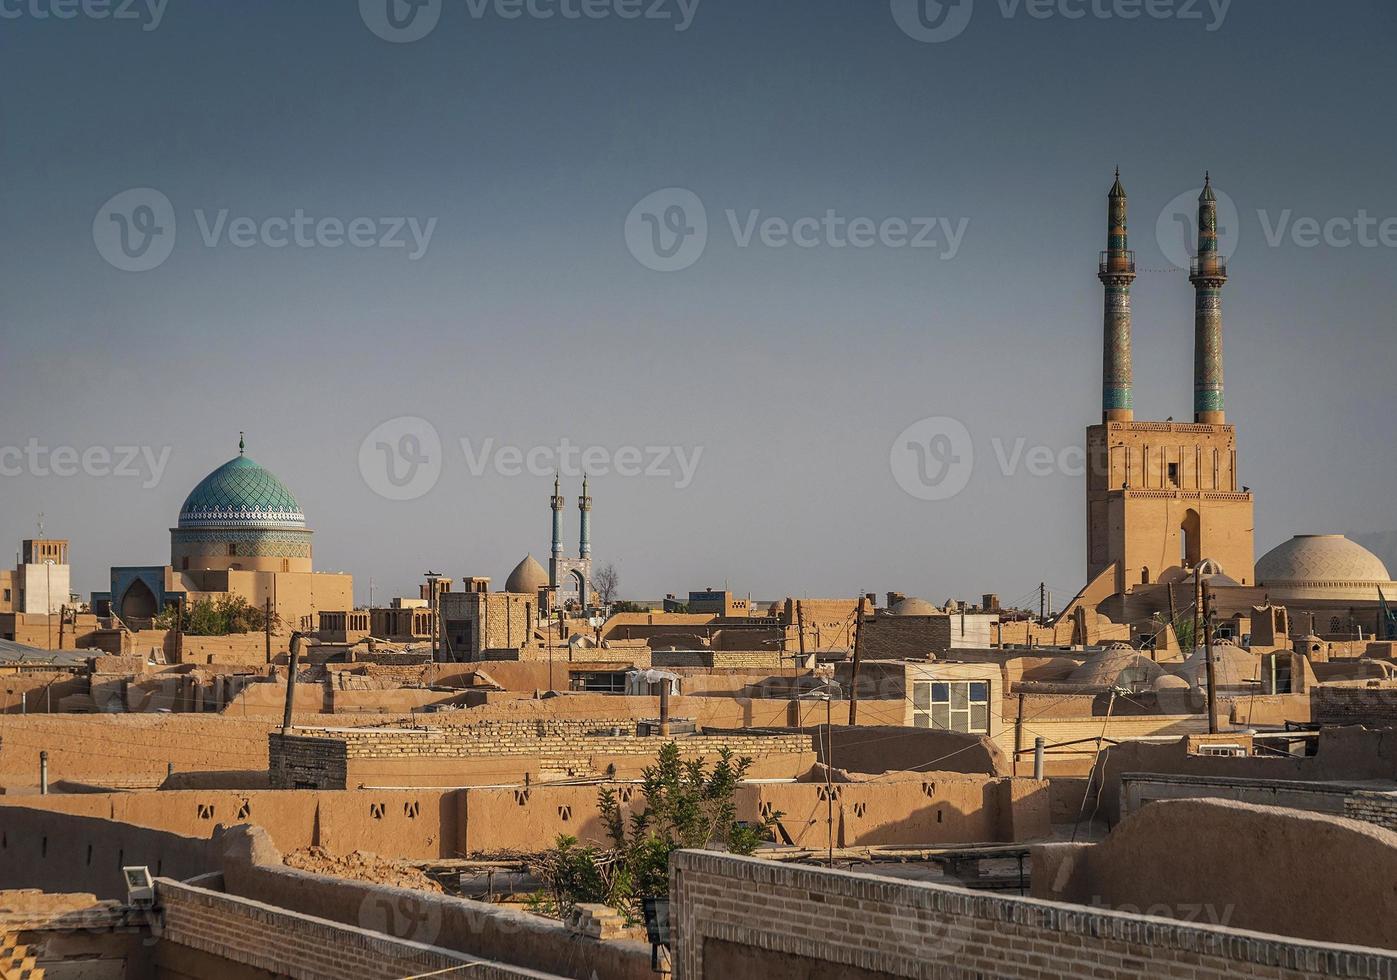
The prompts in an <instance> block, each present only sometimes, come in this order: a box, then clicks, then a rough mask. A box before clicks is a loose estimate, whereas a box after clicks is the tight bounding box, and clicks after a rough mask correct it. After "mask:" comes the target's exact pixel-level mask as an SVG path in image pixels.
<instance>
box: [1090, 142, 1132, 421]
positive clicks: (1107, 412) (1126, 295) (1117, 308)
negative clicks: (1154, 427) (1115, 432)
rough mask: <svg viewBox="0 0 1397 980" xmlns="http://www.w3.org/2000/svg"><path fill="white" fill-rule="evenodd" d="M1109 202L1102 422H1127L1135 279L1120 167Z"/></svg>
mask: <svg viewBox="0 0 1397 980" xmlns="http://www.w3.org/2000/svg"><path fill="white" fill-rule="evenodd" d="M1109 202H1110V217H1109V219H1108V222H1107V231H1106V251H1104V252H1102V253H1101V264H1100V270H1099V272H1098V278H1100V280H1101V284H1102V285H1103V286H1104V287H1105V288H1106V310H1105V315H1104V318H1103V322H1104V333H1105V336H1104V340H1103V345H1102V352H1103V361H1102V367H1103V371H1102V384H1101V418H1102V421H1105V422H1129V421H1130V420H1131V419H1133V418H1134V416H1135V412H1134V397H1133V390H1132V389H1133V373H1132V370H1131V364H1130V284H1131V283H1132V282H1134V281H1135V253H1134V252H1132V251H1130V248H1129V241H1128V238H1127V235H1126V227H1125V212H1126V200H1125V188H1124V187H1122V186H1121V172H1120V168H1119V167H1117V168H1116V182H1115V184H1113V185H1112V187H1111V193H1110V197H1109Z"/></svg>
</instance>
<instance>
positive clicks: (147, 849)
mask: <svg viewBox="0 0 1397 980" xmlns="http://www.w3.org/2000/svg"><path fill="white" fill-rule="evenodd" d="M50 799H52V797H50ZM218 864H219V856H218V849H217V848H215V847H214V846H213V845H212V844H211V843H210V841H208V840H205V839H198V838H194V837H186V836H182V835H180V834H172V833H169V832H167V831H163V830H152V829H150V828H148V827H136V826H132V825H129V824H120V823H113V822H112V821H110V820H106V819H103V818H100V817H93V816H81V815H78V814H73V813H61V812H55V811H53V810H41V809H31V808H29V807H23V806H0V889H12V888H39V889H42V890H44V891H56V892H89V893H91V894H93V895H96V896H97V897H98V898H105V899H122V900H124V899H125V898H126V882H125V880H124V879H123V878H122V876H121V868H122V866H123V865H148V866H149V867H150V871H151V874H153V875H161V874H164V875H171V876H173V877H176V878H192V877H194V876H196V875H201V874H206V873H207V872H209V871H213V870H216V869H217V867H218Z"/></svg>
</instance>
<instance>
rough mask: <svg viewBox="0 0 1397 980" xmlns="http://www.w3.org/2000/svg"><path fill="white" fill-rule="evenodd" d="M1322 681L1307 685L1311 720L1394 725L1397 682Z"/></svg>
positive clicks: (1340, 723) (1395, 725)
mask: <svg viewBox="0 0 1397 980" xmlns="http://www.w3.org/2000/svg"><path fill="white" fill-rule="evenodd" d="M1370 684H1373V682H1371V681H1351V682H1349V683H1331V684H1321V685H1320V686H1319V687H1315V688H1311V689H1310V720H1311V721H1313V722H1315V723H1317V724H1320V725H1366V726H1368V727H1369V728H1397V682H1393V681H1385V682H1382V686H1376V687H1375V686H1368V685H1370Z"/></svg>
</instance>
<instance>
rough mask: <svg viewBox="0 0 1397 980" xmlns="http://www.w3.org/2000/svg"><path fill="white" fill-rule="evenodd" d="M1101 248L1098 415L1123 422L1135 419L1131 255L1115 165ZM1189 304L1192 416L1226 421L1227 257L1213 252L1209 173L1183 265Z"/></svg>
mask: <svg viewBox="0 0 1397 980" xmlns="http://www.w3.org/2000/svg"><path fill="white" fill-rule="evenodd" d="M1109 202H1110V208H1109V218H1108V222H1107V231H1106V251H1104V252H1102V253H1101V264H1100V271H1099V273H1098V278H1100V280H1101V284H1102V286H1104V287H1105V290H1106V310H1105V316H1104V324H1105V340H1104V344H1103V353H1104V360H1103V372H1102V388H1101V417H1102V419H1103V420H1104V421H1106V422H1129V421H1131V420H1132V419H1133V418H1134V417H1135V410H1134V409H1135V406H1134V402H1133V398H1134V394H1133V389H1134V381H1133V374H1132V368H1131V361H1130V284H1131V283H1132V282H1134V281H1135V253H1134V252H1132V251H1130V247H1129V239H1128V237H1127V233H1126V220H1125V219H1126V198H1125V188H1124V187H1122V186H1121V175H1120V168H1116V182H1115V184H1114V185H1112V187H1111V193H1110V196H1109ZM1188 278H1189V282H1191V283H1192V284H1193V289H1194V307H1193V420H1194V421H1195V422H1199V423H1202V424H1205V425H1222V424H1223V423H1224V422H1225V421H1226V416H1225V415H1224V412H1223V396H1222V287H1223V284H1224V283H1226V282H1227V261H1226V259H1224V258H1223V257H1222V255H1220V254H1219V253H1218V204H1217V196H1216V195H1215V194H1214V193H1213V186H1212V178H1211V175H1204V178H1203V193H1202V194H1200V195H1199V196H1198V254H1197V256H1195V257H1194V258H1193V260H1192V262H1191V263H1190V266H1189V277H1188Z"/></svg>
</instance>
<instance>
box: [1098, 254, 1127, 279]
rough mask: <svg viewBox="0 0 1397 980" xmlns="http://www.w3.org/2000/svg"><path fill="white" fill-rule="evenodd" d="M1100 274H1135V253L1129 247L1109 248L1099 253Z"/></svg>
mask: <svg viewBox="0 0 1397 980" xmlns="http://www.w3.org/2000/svg"><path fill="white" fill-rule="evenodd" d="M1098 268H1099V269H1100V274H1101V275H1103V276H1133V275H1135V253H1134V252H1133V251H1131V250H1129V249H1111V250H1108V251H1105V252H1102V253H1101V260H1100V265H1099V266H1098Z"/></svg>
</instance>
